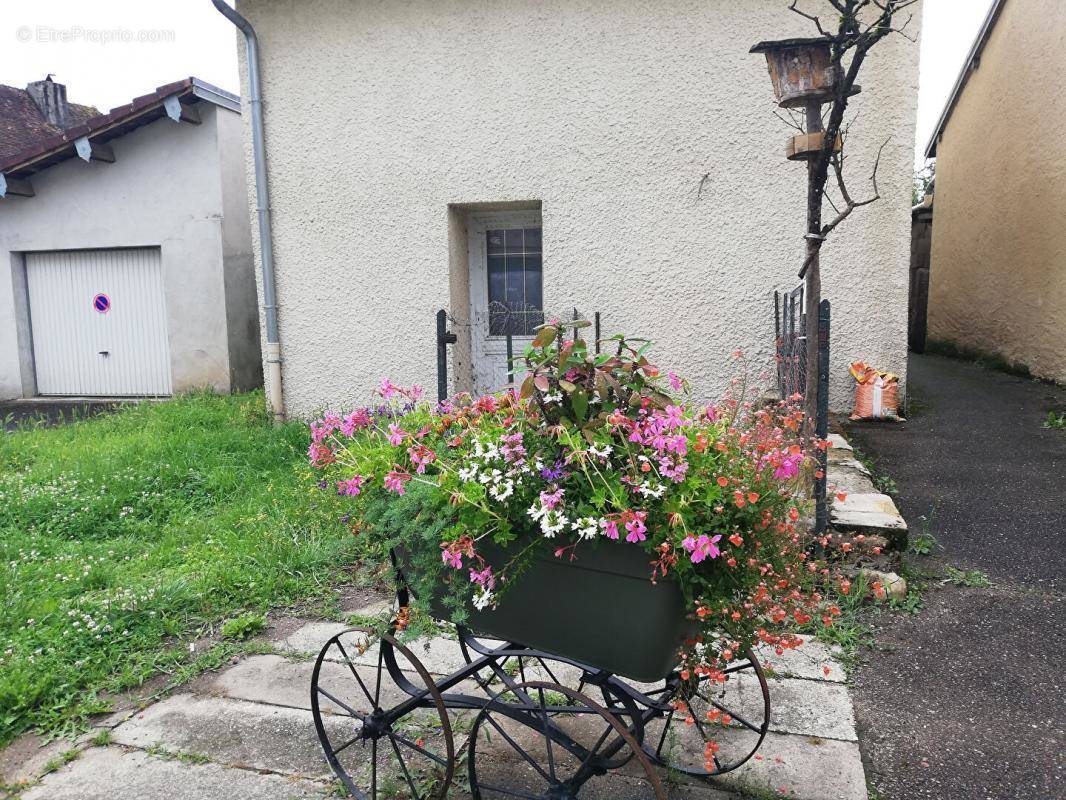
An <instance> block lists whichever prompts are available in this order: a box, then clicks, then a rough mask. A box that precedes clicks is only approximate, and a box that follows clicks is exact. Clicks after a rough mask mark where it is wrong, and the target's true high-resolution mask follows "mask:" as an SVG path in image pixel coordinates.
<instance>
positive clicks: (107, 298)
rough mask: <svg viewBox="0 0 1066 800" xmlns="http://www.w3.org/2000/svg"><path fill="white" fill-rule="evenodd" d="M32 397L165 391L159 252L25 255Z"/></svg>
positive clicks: (166, 361) (167, 389)
mask: <svg viewBox="0 0 1066 800" xmlns="http://www.w3.org/2000/svg"><path fill="white" fill-rule="evenodd" d="M26 283H27V288H28V290H29V299H30V324H31V326H32V329H33V357H34V361H35V363H36V368H37V392H38V394H45V395H47V394H55V395H84V396H107V397H113V396H151V395H167V394H170V353H169V349H168V347H167V327H166V307H165V305H164V301H163V273H162V268H161V266H160V261H159V249H158V248H154V247H149V248H136V249H124V250H63V251H57V252H51V253H27V254H26Z"/></svg>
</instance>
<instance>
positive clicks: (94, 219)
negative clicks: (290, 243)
mask: <svg viewBox="0 0 1066 800" xmlns="http://www.w3.org/2000/svg"><path fill="white" fill-rule="evenodd" d="M42 83H43V82H42ZM49 83H51V82H50V81H49ZM56 87H58V88H56ZM7 89H9V90H10V89H11V87H7ZM45 89H46V90H47V92H48V95H49V103H50V104H51V105H48V104H45V105H44V106H43V107H42V108H41V109H40V110H41V112H42V113H44V112H46V111H47V110H48V109H49V108H52V107H59V108H62V105H63V103H65V99H66V93H65V88H64V87H62V86H61V85H60V84H53V85H52V86H51V87H45ZM15 91H18V90H15ZM7 94H8V95H9V96H14V92H12V91H8V92H7ZM93 111H95V109H93ZM83 117H84V118H82V119H79V120H77V121H76V122H75V124H73V125H68V126H64V127H62V128H61V129H60V130H58V131H47V130H45V131H44V132H43V133H44V134H45V135H44V136H43V137H42V136H36V137H34V138H33V140H32V141H29V142H25V141H24V142H23V143H22V146H21V147H20V148H17V149H14V150H13V151H11V150H9V151H8V152H7V154H6V155H5V156H2V157H0V178H2V186H0V189H2V191H0V195H2V199H0V399H2V398H18V397H36V396H51V395H56V396H105V397H114V396H133V397H138V396H167V395H171V394H175V393H177V392H181V391H185V390H189V389H195V388H210V389H213V390H215V391H220V392H229V391H234V390H239V389H247V388H252V387H255V386H258V385H261V383H262V360H261V356H260V348H259V314H258V309H257V307H256V294H255V281H254V278H253V275H252V272H253V262H252V252H251V228H250V220H249V216H248V209H247V204H246V199H247V188H246V181H245V173H244V156H243V152H242V148H243V139H242V128H241V121H240V100H239V98H238V97H236V96H235V95H231V94H229V93H227V92H224V91H222V90H220V89H217V88H215V87H213V86H210V85H208V84H205V83H203V82H201V81H199V80H197V79H195V78H189V79H186V80H183V81H178V82H176V83H173V84H169V85H167V86H163V87H159V88H158V89H157V90H156V91H155V92H152V93H151V94H148V95H145V96H143V97H139V98H137V99H136V100H134V101H133V102H132V103H131V104H130V105H127V106H122V107H120V108H116V109H113V110H112V111H111V112H110V113H108V114H99V113H96V114H94V115H88V116H85V115H83ZM57 118H58V117H57ZM8 127H9V128H10V126H8Z"/></svg>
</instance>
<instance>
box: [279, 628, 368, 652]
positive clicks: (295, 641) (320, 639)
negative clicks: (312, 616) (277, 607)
mask: <svg viewBox="0 0 1066 800" xmlns="http://www.w3.org/2000/svg"><path fill="white" fill-rule="evenodd" d="M350 627H352V626H351V625H345V624H344V623H343V622H309V623H308V624H306V625H304V626H303V627H301V628H299V629H297V630H296V631H294V632H293V633H291V634H289V635H288V636H286V637H284V638H282V639H278V640H277V641H275V642H273V643H272V644H273V645H274V647H276V648H278V649H279V650H285V651H288V652H291V653H313V654H314V655H318V653H319V651H320V650H321V649H322V647H323V646H324V645H325V644H326V642H328V641H329V640H330V639H331V638H332V637H334V636H336V635H337V634H338V633H340V632H341V631H344V630H347V629H348V628H350Z"/></svg>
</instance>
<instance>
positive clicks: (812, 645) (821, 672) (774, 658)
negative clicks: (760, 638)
mask: <svg viewBox="0 0 1066 800" xmlns="http://www.w3.org/2000/svg"><path fill="white" fill-rule="evenodd" d="M800 638H801V639H803V645H802V646H800V647H796V648H793V649H791V650H785V651H783V652H782V653H781V655H777V653H776V652H774V649H773V648H772V647H768V646H766V645H761V646H759V647H757V648H755V655H756V657H757V658H758V659H759V661H760V662H761V663H762V665H763V667H767V668H768V672H772V674H773V675H777V676H783V677H790V678H808V679H810V680H817V681H833V682H835V683H843V682H844V681H845V680H847V674H846V673H845V672H844V668H843V667H842V666H841V665H840V662H839V661H837V660H836V658H835V657H834V654H837V653H839V652H840V648H838V647H829V646H827V645H826V644H824V643H822V642H820V641H818V640H817V639H815V638H814V637H813V636H808V635H801V636H800ZM825 667H829V672H828V674H827V673H826V671H825Z"/></svg>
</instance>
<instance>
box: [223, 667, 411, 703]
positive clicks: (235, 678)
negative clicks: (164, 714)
mask: <svg viewBox="0 0 1066 800" xmlns="http://www.w3.org/2000/svg"><path fill="white" fill-rule="evenodd" d="M313 670H314V664H313V663H311V662H310V661H289V660H288V659H286V658H283V657H282V656H253V657H252V658H249V659H246V660H244V661H242V662H240V663H239V664H237V665H236V666H233V667H230V668H229V669H228V670H226V671H225V672H223V673H222V674H221V675H219V676H218V678H216V679H215V681H214V682H213V683H212V684H210V686H209V688H208V692H209V693H210V694H215V695H222V696H225V697H232V698H235V699H237V700H248V701H250V702H253V703H267V704H270V705H276V706H286V707H288V708H303V709H308V710H310V708H311V673H312V671H313ZM374 673H375V670H374V668H362V667H360V675H361V676H362V678H363V680H364V682H365V683H366V684H367V685H368V686H372V685H373V684H372V683H371V681H372V680H373V678H374V677H375V675H374ZM319 683H320V685H322V686H324V687H326V688H327V690H329V691H331V693H332V694H333V695H334V696H335V697H337V698H339V699H340V700H341V701H343V702H347V701H349V700H351V699H352V698H361V694H360V689H359V686H358V684H357V683H356V681H355V678H354V676H353V675H352V673H351V671H350V670H349V669H348V667H347V666H346V665H345V664H343V663H338V662H326V663H324V664H323V665H322V673H321V675H320V677H319ZM334 687H336V691H333V689H334ZM407 697H408V695H407V694H405V693H404V692H402V691H401V690H400V689H399V688H397V687H396V686H395V685H393V684H392V682H391V681H385V682H384V683H383V684H382V695H381V700H382V703H383V704H385V705H388V704H390V703H397V702H400V701H402V700H404V699H406V698H407ZM321 702H322V706H323V708H325V709H326V710H327V711H330V712H333V713H340V712H341V709H340V708H339V707H338V706H336V705H334V704H333V703H331V702H329V701H328V700H322V701H321Z"/></svg>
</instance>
